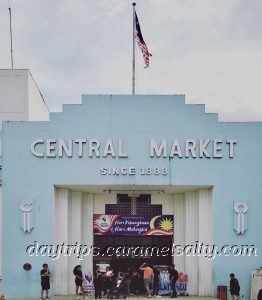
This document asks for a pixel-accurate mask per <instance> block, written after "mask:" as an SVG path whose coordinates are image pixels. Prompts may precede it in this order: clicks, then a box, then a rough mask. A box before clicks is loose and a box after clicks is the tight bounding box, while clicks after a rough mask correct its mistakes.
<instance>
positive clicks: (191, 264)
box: [185, 192, 199, 295]
mask: <svg viewBox="0 0 262 300" xmlns="http://www.w3.org/2000/svg"><path fill="white" fill-rule="evenodd" d="M185 203H186V213H185V214H186V218H185V222H186V234H185V236H186V241H185V242H186V245H192V249H193V247H194V245H195V244H196V241H198V222H199V221H198V199H197V197H196V192H186V193H185ZM187 249H188V250H189V249H190V247H188V248H187ZM193 254H194V253H193V251H192V250H191V252H190V253H188V255H185V266H186V272H187V274H188V278H189V282H188V291H189V294H190V295H198V277H199V273H198V257H197V256H194V255H193Z"/></svg>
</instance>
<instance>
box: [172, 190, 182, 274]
mask: <svg viewBox="0 0 262 300" xmlns="http://www.w3.org/2000/svg"><path fill="white" fill-rule="evenodd" d="M173 197H174V208H173V209H174V211H173V214H174V238H173V246H181V247H184V246H185V201H184V195H183V194H175V195H174V196H173ZM173 249H174V248H173ZM176 249H177V248H176ZM175 253H176V251H174V254H175ZM173 264H175V266H176V269H177V270H178V271H179V272H185V257H184V255H182V256H176V255H174V256H173Z"/></svg>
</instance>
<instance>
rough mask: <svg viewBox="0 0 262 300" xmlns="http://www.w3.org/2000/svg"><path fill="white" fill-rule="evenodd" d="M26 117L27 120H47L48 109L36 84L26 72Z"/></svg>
mask: <svg viewBox="0 0 262 300" xmlns="http://www.w3.org/2000/svg"><path fill="white" fill-rule="evenodd" d="M28 119H29V121H48V120H49V111H48V108H47V106H46V103H45V101H44V98H43V96H42V94H41V92H40V90H39V89H38V86H37V84H36V82H35V80H34V78H33V77H32V75H31V73H30V72H29V73H28Z"/></svg>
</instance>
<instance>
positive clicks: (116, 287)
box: [1, 263, 262, 300]
mask: <svg viewBox="0 0 262 300" xmlns="http://www.w3.org/2000/svg"><path fill="white" fill-rule="evenodd" d="M168 272H169V281H170V287H171V294H170V297H171V298H177V292H176V282H177V280H178V278H179V275H178V271H177V270H176V269H175V265H174V264H171V265H170V266H169V269H168ZM141 273H142V278H141V275H140V274H141ZM73 274H74V275H75V286H76V298H77V299H79V295H82V296H83V298H85V291H84V287H83V282H84V276H83V272H82V269H81V266H80V265H77V266H75V268H74V269H73ZM40 276H41V299H44V293H45V297H46V299H48V298H49V294H48V292H49V289H50V276H51V274H50V272H49V269H48V265H47V264H43V269H42V270H41V271H40ZM141 279H143V281H142V280H141ZM141 282H143V285H144V286H143V288H144V291H145V297H148V298H151V297H152V296H156V297H161V296H160V295H159V285H160V272H159V270H158V268H157V267H152V268H151V266H149V265H148V264H147V263H143V264H142V265H141V266H140V267H139V268H137V269H131V268H130V267H129V268H127V271H126V272H115V271H114V270H113V269H112V268H110V267H107V268H106V270H105V272H103V271H102V270H100V267H99V266H96V268H95V270H94V273H93V284H94V289H95V299H102V295H103V296H104V297H105V298H107V299H113V298H119V296H120V295H121V296H123V298H126V299H127V298H128V297H130V296H131V295H137V294H138V292H139V291H141ZM229 284H230V288H229V291H230V295H231V299H232V300H241V296H240V285H239V282H238V280H237V278H236V277H235V274H233V273H231V274H230V282H229ZM1 300H4V296H3V295H2V296H1ZM258 300H262V289H261V290H260V291H259V294H258Z"/></svg>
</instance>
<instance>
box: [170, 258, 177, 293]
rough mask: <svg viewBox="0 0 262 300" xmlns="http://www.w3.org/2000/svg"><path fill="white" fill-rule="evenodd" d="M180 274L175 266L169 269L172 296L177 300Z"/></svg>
mask: <svg viewBox="0 0 262 300" xmlns="http://www.w3.org/2000/svg"><path fill="white" fill-rule="evenodd" d="M178 277H179V276H178V272H177V270H176V269H175V265H173V264H172V265H171V266H170V267H169V279H170V285H171V289H172V294H171V298H176V297H177V294H176V282H177V279H178Z"/></svg>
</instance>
